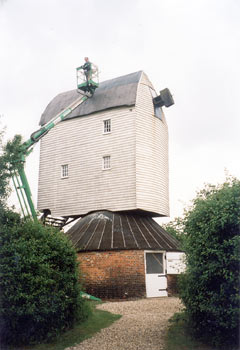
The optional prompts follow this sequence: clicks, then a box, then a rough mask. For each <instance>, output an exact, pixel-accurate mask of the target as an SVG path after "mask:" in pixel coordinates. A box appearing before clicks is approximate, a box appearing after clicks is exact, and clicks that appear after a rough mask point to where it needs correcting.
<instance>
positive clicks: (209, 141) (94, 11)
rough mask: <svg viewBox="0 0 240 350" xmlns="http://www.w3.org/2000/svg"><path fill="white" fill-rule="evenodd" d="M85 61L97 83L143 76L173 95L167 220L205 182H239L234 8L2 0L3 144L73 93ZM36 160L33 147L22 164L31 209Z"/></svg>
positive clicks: (239, 16)
mask: <svg viewBox="0 0 240 350" xmlns="http://www.w3.org/2000/svg"><path fill="white" fill-rule="evenodd" d="M84 56H89V57H90V60H92V61H93V62H94V63H96V64H97V65H98V66H99V67H100V71H101V75H100V80H101V81H104V80H107V79H112V78H116V77H118V76H121V75H125V74H128V73H132V72H136V71H138V70H143V71H144V72H145V73H146V74H147V75H148V77H149V79H150V80H151V81H152V83H153V85H154V87H155V89H156V90H157V91H159V90H162V89H164V88H165V87H168V88H169V89H170V91H171V92H172V94H173V96H174V100H175V105H174V106H172V107H170V108H165V114H166V118H167V122H168V126H169V161H170V211H171V218H173V217H176V216H180V215H182V211H183V208H184V207H186V206H187V205H188V204H189V202H190V200H191V199H193V198H194V197H195V195H196V191H197V190H200V189H201V188H203V186H204V183H208V182H210V183H213V184H217V183H222V182H223V181H224V179H225V173H226V171H227V172H228V173H229V174H231V175H233V176H236V177H238V178H240V156H239V150H240V113H239V112H240V104H239V102H240V1H239V0H147V1H146V0H121V1H117V0H85V1H82V0H0V115H2V118H1V125H6V127H7V134H6V138H11V137H13V136H14V135H15V134H17V133H19V134H22V135H23V136H24V138H25V139H28V138H29V136H30V134H31V133H32V132H33V131H35V130H36V129H37V128H38V123H39V120H40V117H41V114H42V112H43V111H44V109H45V107H46V106H47V104H48V103H49V102H50V101H51V100H52V98H53V97H55V96H56V95H57V94H58V93H61V92H64V91H67V90H72V89H74V88H75V84H76V78H75V68H76V67H77V66H79V65H80V64H82V63H83V57H84ZM38 159H39V145H38V146H37V147H36V148H35V150H34V152H33V154H32V155H31V156H29V159H28V160H27V175H28V178H29V181H30V185H31V188H32V192H33V198H34V201H35V202H36V199H37V178H38ZM225 169H226V170H225ZM13 200H14V199H13Z"/></svg>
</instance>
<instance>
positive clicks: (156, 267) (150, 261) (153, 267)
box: [146, 253, 164, 274]
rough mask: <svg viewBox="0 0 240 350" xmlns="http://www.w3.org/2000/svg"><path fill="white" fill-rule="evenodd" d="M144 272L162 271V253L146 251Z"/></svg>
mask: <svg viewBox="0 0 240 350" xmlns="http://www.w3.org/2000/svg"><path fill="white" fill-rule="evenodd" d="M146 272H147V274H151V273H164V270H163V253H146Z"/></svg>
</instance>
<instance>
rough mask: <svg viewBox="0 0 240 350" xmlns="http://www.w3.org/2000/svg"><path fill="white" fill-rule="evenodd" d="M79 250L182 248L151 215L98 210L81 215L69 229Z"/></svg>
mask: <svg viewBox="0 0 240 350" xmlns="http://www.w3.org/2000/svg"><path fill="white" fill-rule="evenodd" d="M66 234H67V235H68V237H69V239H70V240H71V241H72V243H73V245H74V247H75V248H76V249H77V251H79V252H80V251H106V250H126V249H139V250H140V249H145V250H164V251H181V248H180V244H179V242H178V241H177V240H176V239H175V238H173V237H172V236H171V235H170V234H169V233H167V232H166V231H165V230H164V229H163V228H162V227H161V226H159V225H158V224H157V222H156V221H154V220H153V219H152V218H150V217H148V216H140V215H133V214H129V213H113V212H110V211H98V212H95V213H91V214H88V215H86V216H84V217H83V218H82V219H80V220H79V221H78V222H77V223H76V224H75V225H74V226H72V227H71V228H70V229H69V230H68V231H67V233H66Z"/></svg>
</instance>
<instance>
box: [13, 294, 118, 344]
mask: <svg viewBox="0 0 240 350" xmlns="http://www.w3.org/2000/svg"><path fill="white" fill-rule="evenodd" d="M88 303H91V304H90V305H91V308H92V314H91V315H90V316H89V318H88V320H87V321H85V322H83V323H81V324H78V325H76V326H75V327H74V328H73V329H71V330H69V331H67V332H65V333H64V334H62V335H61V336H59V337H58V338H57V339H56V340H55V341H54V342H52V343H48V344H39V345H35V346H26V347H22V348H21V349H18V350H46V349H47V350H64V349H65V348H67V347H70V346H76V345H77V344H79V343H81V342H82V341H83V340H85V339H87V338H91V337H92V336H93V335H94V334H95V333H97V332H99V331H100V330H101V329H102V328H106V327H109V326H110V325H111V324H112V323H113V322H115V321H117V320H118V319H119V318H120V317H121V315H115V314H111V313H110V312H107V311H103V310H98V309H96V305H97V304H99V303H97V302H93V301H88ZM15 349H16V348H14V350H15ZM9 350H11V348H9ZM12 350H13V349H12Z"/></svg>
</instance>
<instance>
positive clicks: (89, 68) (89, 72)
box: [79, 57, 92, 83]
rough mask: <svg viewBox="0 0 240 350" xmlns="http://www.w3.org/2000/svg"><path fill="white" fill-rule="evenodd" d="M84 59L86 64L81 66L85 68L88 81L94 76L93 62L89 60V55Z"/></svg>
mask: <svg viewBox="0 0 240 350" xmlns="http://www.w3.org/2000/svg"><path fill="white" fill-rule="evenodd" d="M84 61H85V63H84V65H82V66H81V67H79V68H80V69H83V70H84V74H85V77H86V80H87V83H88V81H89V79H91V78H92V63H91V62H90V61H89V58H88V57H84Z"/></svg>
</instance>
